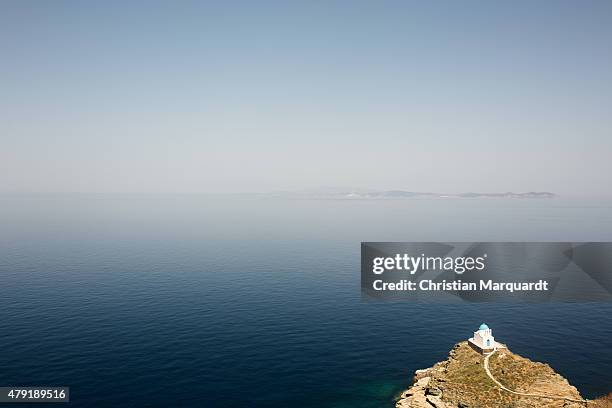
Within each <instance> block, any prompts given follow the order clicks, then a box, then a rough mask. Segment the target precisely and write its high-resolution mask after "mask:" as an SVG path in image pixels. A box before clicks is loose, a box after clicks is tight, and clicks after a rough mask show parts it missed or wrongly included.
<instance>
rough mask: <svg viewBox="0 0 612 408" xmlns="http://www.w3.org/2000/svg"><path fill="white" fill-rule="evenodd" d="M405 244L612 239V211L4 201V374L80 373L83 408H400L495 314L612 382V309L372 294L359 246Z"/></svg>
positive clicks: (501, 331) (554, 354)
mask: <svg viewBox="0 0 612 408" xmlns="http://www.w3.org/2000/svg"><path fill="white" fill-rule="evenodd" d="M408 240H428V241H461V240H469V241H485V240H519V241H521V240H544V241H555V240H562V241H579V240H589V241H612V203H611V202H610V201H605V200H596V199H590V200H584V199H583V200H580V199H563V198H559V199H552V200H501V199H500V200H495V199H488V200H486V199H484V200H478V199H475V200H453V199H449V200H425V199H423V200H398V201H391V200H390V201H334V200H282V199H265V198H253V197H250V198H249V197H240V196H207V195H165V196H162V195H160V196H155V195H40V196H1V197H0V279H1V281H0V282H1V284H0V349H1V350H2V352H1V353H0V385H2V386H9V385H68V386H70V387H71V399H72V402H71V404H70V405H71V406H75V407H106V406H109V407H137V406H147V407H148V406H150V407H173V406H180V407H267V408H274V407H287V406H292V407H324V408H325V407H330V408H331V407H338V408H339V407H351V408H360V407H392V406H393V397H394V396H395V395H396V393H398V392H399V391H400V390H402V389H403V388H404V387H406V386H407V385H408V384H409V383H410V380H411V377H412V374H413V371H414V370H415V369H418V368H424V367H428V366H430V365H432V364H433V363H435V362H437V361H439V360H441V359H444V358H445V356H446V354H447V352H448V350H449V349H450V348H451V347H452V345H453V344H454V343H456V342H458V341H461V340H464V339H466V338H467V337H468V336H469V335H470V334H471V332H472V331H474V330H475V329H476V328H477V327H478V325H480V323H482V322H486V323H488V324H489V326H491V328H492V329H493V332H494V335H495V336H496V338H498V339H499V340H500V341H502V342H505V343H507V344H508V345H509V347H510V348H511V349H512V350H513V351H515V352H518V353H520V354H522V355H524V356H527V357H529V358H531V359H534V360H539V361H544V362H547V363H549V364H550V365H551V366H552V367H553V368H554V369H555V370H557V371H558V372H559V373H561V374H562V375H563V376H565V377H566V378H568V379H569V380H570V382H571V383H572V384H574V385H575V386H577V387H578V389H579V390H580V391H581V393H582V394H583V395H584V396H587V397H594V396H597V395H599V394H604V393H607V392H610V391H612V376H611V374H610V372H611V368H612V353H611V352H610V350H612V324H611V320H610V316H611V314H612V304H596V303H591V304H539V305H537V304H532V305H498V304H477V305H467V304H466V305H454V306H445V305H419V304H413V303H378V302H362V301H361V297H360V291H359V249H360V245H359V244H360V241H408ZM21 406H23V405H21Z"/></svg>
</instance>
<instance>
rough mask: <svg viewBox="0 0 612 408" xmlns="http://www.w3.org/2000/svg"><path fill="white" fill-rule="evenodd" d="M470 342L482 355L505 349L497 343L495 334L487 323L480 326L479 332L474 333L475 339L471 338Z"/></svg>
mask: <svg viewBox="0 0 612 408" xmlns="http://www.w3.org/2000/svg"><path fill="white" fill-rule="evenodd" d="M468 342H469V343H470V345H471V346H472V347H474V348H475V349H476V350H477V351H479V352H481V353H482V354H488V353H492V352H494V351H495V350H497V349H499V348H504V346H503V345H502V344H500V343H498V342H496V341H495V337H493V332H492V331H491V329H489V326H487V325H486V323H483V324H481V325H480V327H479V328H478V331H475V332H474V337H471V338H470V339H469V340H468Z"/></svg>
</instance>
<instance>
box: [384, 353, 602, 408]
mask: <svg viewBox="0 0 612 408" xmlns="http://www.w3.org/2000/svg"><path fill="white" fill-rule="evenodd" d="M485 363H488V367H489V371H490V374H491V375H492V376H493V378H494V379H495V380H494V379H492V378H491V377H490V376H489V375H488V374H487V371H486V370H485ZM413 381H414V383H413V385H412V386H411V387H410V388H408V389H407V390H406V391H404V392H402V393H401V395H400V397H399V399H398V400H397V402H396V408H432V407H434V408H457V407H458V408H510V407H512V408H526V407H539V408H553V407H554V408H561V407H564V408H578V407H586V406H588V407H591V406H594V405H592V403H591V402H586V401H585V400H583V398H582V397H581V395H580V393H579V392H578V390H577V389H576V388H575V387H573V386H572V385H570V383H569V382H568V381H567V380H566V379H565V378H563V377H562V376H561V375H559V374H557V373H556V372H555V371H554V370H553V369H552V368H551V367H550V366H548V365H547V364H544V363H538V362H533V361H531V360H529V359H527V358H524V357H521V356H519V355H517V354H514V353H512V352H511V351H510V350H508V349H507V348H502V349H499V350H498V351H496V352H495V353H493V354H492V355H491V356H490V357H489V359H488V362H485V357H484V356H483V355H482V354H480V353H479V352H477V351H475V350H474V349H473V348H472V347H471V346H470V345H469V344H468V342H461V343H458V344H456V345H455V346H454V347H453V349H452V350H451V351H450V353H449V356H448V359H446V360H444V361H441V362H439V363H437V364H435V365H434V366H433V367H430V368H427V369H424V370H417V371H416V372H415V375H414V379H413ZM496 381H497V382H496ZM500 385H501V386H500ZM502 386H503V387H504V388H506V389H502ZM509 390H510V391H509ZM521 394H531V395H521ZM536 395H538V396H536ZM540 396H550V397H551V398H543V397H540Z"/></svg>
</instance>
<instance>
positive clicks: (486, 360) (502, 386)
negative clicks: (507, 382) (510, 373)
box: [484, 351, 589, 406]
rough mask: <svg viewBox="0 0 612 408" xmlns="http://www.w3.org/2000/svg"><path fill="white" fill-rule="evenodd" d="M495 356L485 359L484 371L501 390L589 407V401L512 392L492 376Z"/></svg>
mask: <svg viewBox="0 0 612 408" xmlns="http://www.w3.org/2000/svg"><path fill="white" fill-rule="evenodd" d="M493 354H495V351H494V352H493V353H491V354H488V355H487V356H486V357H485V359H484V369H485V372H486V373H487V375H488V376H489V378H490V379H491V380H492V381H493V382H494V383H495V384H497V386H498V387H499V388H501V389H502V390H504V391H507V392H509V393H511V394H515V395H522V396H524V397H535V398H547V399H553V400H565V401H571V402H578V403H581V404H584V405H585V406H586V405H588V403H589V401H588V400H583V399H574V398H569V397H559V396H553V395H543V394H529V393H524V392H517V391H514V390H511V389H509V388H506V387H505V386H504V385H503V384H502V383H500V382H499V381H497V380H496V379H495V377H493V374H491V370H489V358H490V357H491V356H492V355H493Z"/></svg>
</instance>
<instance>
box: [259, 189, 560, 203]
mask: <svg viewBox="0 0 612 408" xmlns="http://www.w3.org/2000/svg"><path fill="white" fill-rule="evenodd" d="M267 195H271V196H275V197H286V198H304V199H336V200H389V199H417V198H437V199H452V198H462V199H470V198H511V199H547V198H548V199H550V198H554V197H556V196H557V195H556V194H554V193H550V192H548V191H529V192H523V193H515V192H511V191H508V192H505V193H473V192H468V193H454V194H453V193H428V192H417V191H406V190H382V191H376V190H359V189H355V190H350V189H347V190H342V189H319V190H304V191H279V192H274V193H270V194H267Z"/></svg>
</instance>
